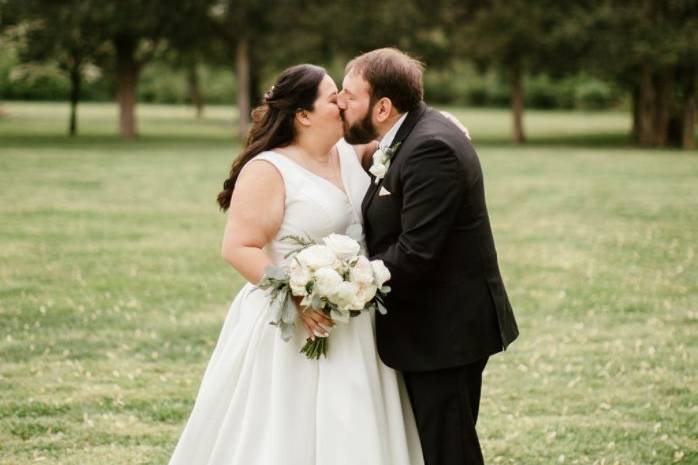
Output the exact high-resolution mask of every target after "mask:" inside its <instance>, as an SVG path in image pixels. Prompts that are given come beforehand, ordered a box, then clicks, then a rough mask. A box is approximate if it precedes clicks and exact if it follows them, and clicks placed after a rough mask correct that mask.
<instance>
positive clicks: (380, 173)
mask: <svg viewBox="0 0 698 465" xmlns="http://www.w3.org/2000/svg"><path fill="white" fill-rule="evenodd" d="M368 171H370V172H371V174H372V175H374V176H375V177H377V178H379V179H381V178H383V177H385V173H386V172H387V171H388V167H387V166H386V165H384V164H383V163H376V162H375V161H374V163H373V165H371V167H370V168H369V169H368Z"/></svg>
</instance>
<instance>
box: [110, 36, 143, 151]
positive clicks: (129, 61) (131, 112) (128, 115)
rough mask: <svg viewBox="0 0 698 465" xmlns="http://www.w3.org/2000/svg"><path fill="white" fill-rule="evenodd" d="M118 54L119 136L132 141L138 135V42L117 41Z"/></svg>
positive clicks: (128, 40) (128, 39)
mask: <svg viewBox="0 0 698 465" xmlns="http://www.w3.org/2000/svg"><path fill="white" fill-rule="evenodd" d="M114 45H115V47H116V54H117V69H116V74H117V79H118V90H117V94H116V100H117V102H118V104H119V134H120V135H121V136H122V137H125V138H128V139H132V138H134V137H136V136H137V135H138V131H137V129H136V127H137V126H136V89H137V86H138V77H139V74H140V68H141V65H140V63H138V61H137V60H136V57H135V53H136V41H135V40H132V39H130V38H126V39H121V40H119V39H117V40H116V41H115V44H114Z"/></svg>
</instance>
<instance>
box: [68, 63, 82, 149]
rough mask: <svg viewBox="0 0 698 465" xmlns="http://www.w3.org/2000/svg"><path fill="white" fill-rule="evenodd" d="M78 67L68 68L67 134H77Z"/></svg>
mask: <svg viewBox="0 0 698 465" xmlns="http://www.w3.org/2000/svg"><path fill="white" fill-rule="evenodd" d="M80 78H81V76H80V67H79V66H73V67H72V68H71V69H70V123H69V128H68V134H69V135H70V136H77V134H78V102H79V101H80V84H81V79H80Z"/></svg>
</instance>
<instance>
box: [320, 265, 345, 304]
mask: <svg viewBox="0 0 698 465" xmlns="http://www.w3.org/2000/svg"><path fill="white" fill-rule="evenodd" d="M343 282H344V281H343V280H342V276H340V274H339V273H337V272H336V271H335V270H334V269H332V268H330V267H324V268H320V269H319V270H317V271H316V272H315V287H314V288H313V293H317V294H318V295H320V296H323V297H328V298H330V300H331V296H333V295H335V294H336V293H337V292H338V290H339V287H340V286H341V285H342V283H343Z"/></svg>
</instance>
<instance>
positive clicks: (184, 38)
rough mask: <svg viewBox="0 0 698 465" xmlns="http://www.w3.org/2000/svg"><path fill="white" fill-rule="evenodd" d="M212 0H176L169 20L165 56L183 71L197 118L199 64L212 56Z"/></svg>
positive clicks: (199, 113)
mask: <svg viewBox="0 0 698 465" xmlns="http://www.w3.org/2000/svg"><path fill="white" fill-rule="evenodd" d="M214 5H215V0H180V1H179V5H178V15H177V16H176V17H174V18H173V21H174V22H175V23H176V24H170V27H169V28H168V29H167V32H166V36H165V39H166V40H167V53H166V58H167V61H169V63H170V64H171V65H172V66H174V67H176V68H182V69H184V70H185V73H186V80H187V94H188V98H189V101H190V102H191V104H192V105H193V106H194V108H195V110H196V116H197V118H201V117H202V116H203V107H204V100H203V95H202V91H201V84H200V67H201V64H202V63H203V62H205V61H210V60H211V59H212V58H213V57H214V56H215V47H214V45H213V44H214V42H215V39H216V33H215V26H216V23H215V22H214V20H213V18H212V15H211V8H212V7H213V6H214Z"/></svg>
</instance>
